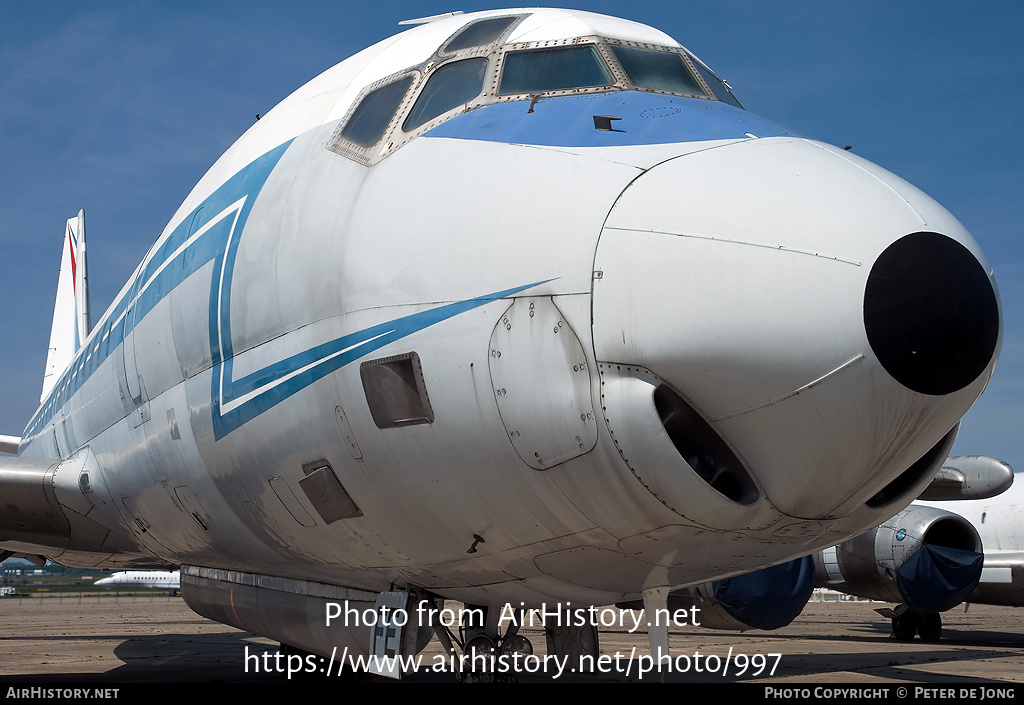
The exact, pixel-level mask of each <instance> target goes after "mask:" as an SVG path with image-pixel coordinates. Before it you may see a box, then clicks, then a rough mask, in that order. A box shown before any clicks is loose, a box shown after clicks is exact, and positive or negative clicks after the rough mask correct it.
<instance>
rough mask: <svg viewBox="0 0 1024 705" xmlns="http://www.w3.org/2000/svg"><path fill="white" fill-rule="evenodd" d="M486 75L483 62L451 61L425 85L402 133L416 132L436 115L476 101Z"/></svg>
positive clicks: (469, 60)
mask: <svg viewBox="0 0 1024 705" xmlns="http://www.w3.org/2000/svg"><path fill="white" fill-rule="evenodd" d="M486 72H487V59H485V58H475V59H465V60H463V61H453V62H451V63H450V64H445V65H444V66H442V67H441V68H439V69H437V71H435V72H434V73H433V74H432V75H431V76H430V80H428V81H427V85H426V86H425V87H424V89H423V91H422V92H421V93H420V97H419V98H418V99H417V100H416V104H415V105H414V106H413V107H412V111H411V112H410V113H409V117H408V118H406V120H405V124H404V125H403V126H402V129H404V130H405V131H406V132H409V131H411V130H415V129H416V128H417V127H419V126H420V125H422V124H424V123H427V122H430V121H431V120H433V119H434V118H436V117H437V116H438V115H441V114H442V113H446V112H448V111H449V110H451V109H452V108H454V107H456V106H459V105H463V104H465V103H468V102H469V101H471V100H473V99H474V98H476V97H477V96H478V95H480V93H481V92H482V91H483V89H484V74H485V73H486Z"/></svg>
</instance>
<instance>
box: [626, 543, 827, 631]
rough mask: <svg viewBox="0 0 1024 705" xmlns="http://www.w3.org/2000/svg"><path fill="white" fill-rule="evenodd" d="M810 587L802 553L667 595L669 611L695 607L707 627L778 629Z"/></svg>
mask: <svg viewBox="0 0 1024 705" xmlns="http://www.w3.org/2000/svg"><path fill="white" fill-rule="evenodd" d="M813 590H814V561H813V559H812V558H811V557H810V556H804V557H803V558H797V559H796V560H792V561H789V562H788V563H782V564H779V565H775V566H771V567H769V568H762V569H761V570H755V571H753V572H752V573H744V574H743V575H736V576H733V577H731V578H726V579H724V580H716V581H714V582H711V583H703V584H701V585H694V586H691V587H688V588H683V589H681V590H673V591H672V592H671V593H670V594H669V596H668V610H669V613H670V614H671V613H674V612H675V611H676V610H687V611H689V610H690V609H691V608H694V607H695V608H696V609H697V610H699V617H698V618H697V619H698V620H699V624H700V626H701V627H704V628H706V629H726V630H738V631H746V630H748V629H778V628H779V627H784V626H786V625H787V624H789V623H790V622H792V621H793V620H794V619H796V617H797V616H798V615H799V614H800V612H801V611H802V610H803V608H804V605H806V604H807V600H808V599H809V598H810V596H811V592H812V591H813ZM626 606H631V607H636V608H642V606H643V605H642V604H640V605H626Z"/></svg>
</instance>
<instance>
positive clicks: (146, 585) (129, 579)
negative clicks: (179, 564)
mask: <svg viewBox="0 0 1024 705" xmlns="http://www.w3.org/2000/svg"><path fill="white" fill-rule="evenodd" d="M93 584H94V585H97V586H100V587H105V588H113V589H115V590H170V591H171V595H172V596H173V595H176V594H177V593H178V589H179V588H180V587H181V572H180V571H177V570H119V571H117V572H116V573H113V574H112V575H110V576H108V577H106V578H102V579H101V580H97V581H96V582H95V583H93Z"/></svg>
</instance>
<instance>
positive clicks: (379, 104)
mask: <svg viewBox="0 0 1024 705" xmlns="http://www.w3.org/2000/svg"><path fill="white" fill-rule="evenodd" d="M412 80H413V77H412V76H411V75H407V76H403V77H402V78H400V79H398V80H397V81H395V82H393V83H389V84H387V85H386V86H381V87H380V88H378V89H377V90H375V91H372V92H370V93H368V94H367V95H366V97H365V98H363V100H362V102H360V103H359V107H358V108H356V109H355V111H354V112H353V113H352V117H351V118H349V121H348V123H346V125H345V128H344V129H343V130H342V131H341V136H342V137H344V138H345V139H347V140H348V141H349V142H355V143H356V144H358V145H360V146H362V147H372V146H373V145H375V144H377V142H379V141H380V138H381V137H383V136H384V131H385V130H387V129H388V125H389V124H391V119H392V118H393V117H394V116H395V112H397V110H398V107H399V106H400V105H401V104H402V99H403V98H405V94H406V92H407V91H408V90H409V86H411V85H412Z"/></svg>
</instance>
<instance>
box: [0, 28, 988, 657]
mask: <svg viewBox="0 0 1024 705" xmlns="http://www.w3.org/2000/svg"><path fill="white" fill-rule="evenodd" d="M74 207H75V208H77V207H78V204H75V206H74ZM68 238H69V240H68V241H69V242H72V241H75V242H77V243H78V244H76V245H75V246H74V247H69V252H70V253H71V255H74V256H75V258H76V262H78V260H81V262H80V263H79V266H76V267H75V269H74V272H75V273H74V276H71V275H64V280H65V281H69V280H70V281H72V282H77V284H73V285H72V286H70V287H69V286H66V285H63V284H62V287H61V288H60V289H59V295H58V299H59V300H58V303H57V307H56V309H55V314H54V334H53V336H51V347H52V348H53V350H52V351H51V357H50V361H49V362H48V375H47V377H46V382H45V383H44V390H43V396H42V403H41V406H40V407H39V410H38V411H37V412H36V413H35V415H33V417H32V418H31V419H30V420H29V421H28V423H27V425H26V427H25V429H24V431H23V433H22V435H21V436H20V437H15V438H8V439H5V440H4V447H6V448H8V449H11V450H17V451H18V453H19V456H18V457H17V458H11V459H7V460H5V461H4V462H3V464H2V466H0V491H2V492H3V493H4V496H5V500H4V505H3V509H2V510H0V511H2V514H0V546H3V547H4V548H5V549H6V550H7V551H9V552H14V553H17V554H24V555H32V556H35V557H37V559H38V557H39V556H46V557H49V558H51V559H53V560H56V561H58V562H60V563H64V564H68V565H80V566H89V567H105V568H143V567H146V568H166V567H170V566H180V567H181V585H182V591H183V594H184V596H185V599H186V600H187V602H188V604H189V605H190V606H191V607H192V608H193V609H195V610H196V611H197V612H199V613H201V614H203V615H205V616H207V617H210V618H213V619H216V620H219V621H222V622H224V623H227V624H232V625H235V626H238V627H240V628H243V629H246V630H249V631H253V632H256V633H260V634H263V635H266V636H268V637H271V638H274V639H278V640H280V641H282V642H283V643H286V644H288V645H290V646H292V647H295V648H298V649H303V650H307V651H309V652H312V653H316V654H320V655H329V654H330V653H331V650H332V649H333V648H335V647H336V648H337V650H338V652H339V653H340V652H341V651H342V649H343V648H344V647H348V648H349V649H350V651H351V652H357V651H358V652H366V651H367V650H373V651H374V652H375V653H383V649H384V648H385V643H384V641H383V640H381V639H378V640H376V641H371V637H375V636H377V635H378V634H379V632H378V631H377V630H371V629H370V626H369V625H368V624H366V623H362V622H361V623H358V624H349V625H348V626H345V625H344V624H341V622H342V620H334V621H333V622H332V623H331V624H330V625H327V624H325V619H324V615H325V611H326V609H327V605H328V604H329V603H344V602H345V601H347V602H348V604H349V605H353V606H359V607H360V609H363V608H367V609H370V610H371V613H372V610H373V608H374V605H378V604H379V605H381V606H383V605H391V606H397V607H402V608H405V609H407V610H409V612H407V614H409V615H414V614H416V609H415V608H416V607H417V606H419V605H421V604H423V602H422V601H424V600H426V601H428V603H429V604H434V605H436V604H438V603H437V602H436V601H437V600H439V599H452V600H461V601H463V602H465V603H467V604H468V605H473V606H480V607H482V608H487V609H486V615H487V616H486V619H485V623H484V624H483V626H477V627H472V626H470V628H469V629H468V630H467V632H466V635H467V640H469V639H470V638H471V637H472V639H473V642H472V644H471V646H476V645H480V644H491V645H494V646H495V647H496V648H499V649H506V651H507V650H508V649H515V648H525V647H524V646H523V644H522V640H521V639H513V638H511V637H512V636H514V630H512V631H510V632H508V633H505V634H499V633H498V631H497V627H496V621H497V620H496V617H497V615H498V613H499V610H500V609H501V608H502V607H503V606H504V605H506V604H508V605H511V606H513V607H515V608H518V607H523V606H525V607H539V606H542V605H544V606H546V607H547V608H548V609H549V610H558V609H562V610H572V609H577V608H585V607H587V606H592V605H593V606H600V605H609V604H613V603H618V602H623V601H631V600H641V601H642V602H643V604H644V605H645V606H646V607H648V608H658V607H661V606H664V605H665V604H666V600H667V595H668V593H669V591H670V590H672V589H674V588H680V587H684V586H687V585H694V584H698V583H702V582H705V581H708V580H713V579H718V578H723V577H726V576H730V575H735V574H739V573H743V572H747V571H750V570H753V569H756V568H760V567H763V566H768V565H773V564H779V563H783V562H785V561H788V560H790V559H791V558H793V557H795V556H799V555H806V554H808V553H810V552H812V551H814V550H817V549H821V548H824V547H827V546H831V545H835V544H837V543H839V542H841V541H844V540H846V539H848V538H850V537H851V536H854V535H856V534H859V533H861V532H863V531H864V530H866V529H867V528H869V527H871V526H875V525H877V524H879V523H880V522H882V521H884V520H885V519H887V518H889V517H891V516H892V515H893V514H895V513H896V512H898V511H899V510H900V509H901V508H902V507H904V506H906V505H907V504H908V503H909V502H910V501H911V500H912V499H914V498H915V497H916V496H917V495H918V494H919V493H920V491H921V490H922V488H923V487H924V486H926V485H927V484H928V483H929V481H930V480H931V478H932V477H933V476H934V474H935V472H936V470H937V469H938V468H939V466H940V465H941V463H942V461H943V460H944V459H945V458H946V457H947V455H948V453H949V449H950V447H951V445H952V443H953V439H954V437H955V435H956V430H957V426H958V423H959V420H960V418H961V417H962V416H963V414H964V413H965V412H966V410H967V409H968V408H969V407H970V406H971V404H972V403H973V402H974V401H975V399H977V397H978V396H979V395H980V394H981V392H982V390H983V389H984V388H985V386H986V384H987V383H988V380H989V378H990V376H991V374H992V371H993V369H994V366H995V364H996V359H997V357H998V350H999V347H1000V341H1001V312H1000V304H999V301H998V297H997V295H996V293H995V288H994V282H993V280H992V275H991V269H990V267H989V265H988V264H987V263H986V261H985V259H984V255H983V254H982V252H981V249H980V248H979V246H978V244H977V243H976V242H975V241H974V239H973V238H972V237H971V235H970V234H969V233H968V232H967V231H966V230H965V229H964V227H963V226H962V225H961V224H960V223H959V222H958V221H957V220H956V219H954V218H953V217H952V216H951V215H950V214H949V213H948V212H947V211H946V210H944V209H943V208H942V207H941V206H939V205H938V204H937V203H935V202H934V201H933V200H931V199H930V198H929V197H928V196H926V195H925V194H923V193H922V192H920V191H918V190H917V189H915V188H914V187H913V186H911V185H910V184H908V183H906V182H905V181H903V180H901V179H899V178H898V177H896V176H894V175H893V174H891V173H889V172H887V171H885V170H883V169H881V168H880V167H878V166H876V165H874V164H872V163H870V162H868V161H866V160H864V159H861V158H859V157H857V156H856V155H853V154H851V153H849V152H847V151H844V150H843V149H839V148H836V147H832V146H830V145H827V144H823V143H820V142H816V141H812V140H809V139H806V138H804V137H801V136H800V135H798V134H794V133H793V132H792V131H790V130H787V129H786V128H785V127H784V126H781V125H778V124H776V123H774V122H772V121H770V120H768V119H766V118H762V117H760V116H757V115H754V114H751V113H749V112H747V111H746V110H744V109H743V108H742V107H741V104H740V102H739V101H738V100H737V98H736V97H734V96H733V94H732V91H731V89H730V87H729V86H727V85H726V84H725V83H723V82H722V81H721V80H719V79H718V78H717V77H716V75H715V74H714V72H713V71H712V70H711V69H710V68H708V67H707V66H706V65H705V64H703V63H702V62H701V61H700V60H699V59H698V58H697V57H695V56H693V55H692V54H691V53H689V52H688V51H687V50H686V49H684V48H683V47H682V46H680V45H679V44H678V43H677V42H676V41H675V40H673V39H672V38H670V37H668V36H667V35H665V34H663V33H662V32H660V31H658V30H656V29H652V28H650V27H647V26H644V25H640V24H636V23H634V22H629V21H626V20H620V19H614V18H610V17H605V16H600V15H595V14H590V13H586V12H575V11H566V10H546V9H521V10H496V11H490V12H483V13H474V14H466V15H463V14H453V15H446V16H442V17H437V18H428V19H427V20H424V21H422V22H421V24H420V25H419V26H416V27H414V28H413V29H410V30H409V31H406V32H404V33H402V34H399V35H397V36H395V37H392V38H390V39H387V40H384V41H382V42H380V43H378V44H376V45H374V46H372V47H370V48H368V49H366V50H364V51H362V52H360V53H358V54H356V55H355V56H353V57H351V58H349V59H347V60H345V61H343V62H341V63H340V64H338V65H337V66H335V67H334V68H331V69H329V70H327V71H326V72H324V73H323V74H321V75H320V76H318V77H316V78H314V79H313V80H312V81H310V82H309V83H307V84H306V85H305V86H303V87H302V88H300V89H298V90H297V91H296V92H295V93H294V94H292V95H291V96H289V97H288V98H286V99H285V100H284V101H283V102H282V103H280V104H279V105H278V106H277V107H276V108H274V109H273V110H272V111H270V112H269V113H267V114H266V115H265V116H263V117H262V119H261V120H259V122H258V123H256V124H255V125H254V126H253V127H252V128H251V129H250V130H248V131H247V132H246V133H245V134H244V135H243V136H242V137H241V138H239V140H238V141H237V142H236V143H235V144H234V145H233V146H232V147H231V148H230V149H229V150H228V151H227V152H226V153H225V154H224V155H223V156H222V157H221V158H220V159H219V160H218V161H217V162H216V163H215V164H214V166H213V167H212V168H211V169H210V170H209V172H208V173H207V174H206V175H205V176H204V177H203V178H202V180H201V181H200V182H199V184H198V185H197V186H196V187H195V188H194V190H193V191H192V192H191V193H190V194H189V195H188V197H187V198H186V199H185V201H184V203H183V204H182V205H181V207H180V208H179V210H178V211H177V212H176V213H175V214H174V216H173V217H172V219H171V221H170V222H169V223H168V225H167V227H166V228H165V229H164V231H163V232H162V233H160V234H159V237H158V238H157V239H156V242H155V244H154V245H153V246H152V248H151V249H150V250H149V252H148V254H147V255H146V256H145V258H144V259H143V261H142V263H141V264H140V265H139V267H138V269H137V270H136V271H135V274H134V275H133V276H132V277H131V278H130V280H129V281H128V282H127V284H125V286H124V288H123V289H122V290H121V292H120V294H119V295H118V296H117V297H116V298H115V300H114V303H113V304H112V305H111V307H110V308H109V309H108V310H107V311H106V312H105V313H104V314H103V315H101V316H98V317H91V316H90V315H89V311H88V297H87V292H86V288H87V280H86V279H85V278H84V276H83V273H84V271H85V266H84V265H85V262H84V253H83V251H82V250H83V248H84V218H78V219H73V222H72V223H71V224H70V225H69V230H68ZM93 321H94V322H93ZM76 334H77V335H76ZM68 341H70V342H68ZM79 342H80V344H78V343H79ZM51 368H52V369H53V373H52V374H49V371H50V369H51ZM382 611H383V610H382ZM356 621H358V620H356ZM547 626H548V627H549V636H550V637H551V642H550V643H551V646H550V647H549V650H552V649H553V650H554V651H555V652H556V653H559V652H561V651H566V652H568V650H570V647H568V646H566V644H568V643H569V642H570V641H575V643H576V644H579V643H580V641H581V638H582V636H584V635H587V634H589V635H590V636H591V637H594V638H596V636H595V634H596V632H593V629H592V625H590V624H584V625H576V624H574V625H572V626H564V625H563V626H562V627H561V628H560V629H559V628H558V627H557V626H555V625H552V624H550V623H549V624H548V625H547ZM396 634H400V635H401V636H396V637H395V638H396V639H398V641H400V642H401V643H389V644H387V646H388V647H389V648H393V649H395V650H398V651H401V652H402V653H411V652H413V651H415V650H416V649H417V648H422V646H423V644H424V643H425V641H424V640H425V639H427V638H429V636H430V634H431V625H430V624H420V623H418V622H414V621H413V620H412V619H410V624H409V626H407V627H406V628H405V629H404V631H402V630H398V631H396ZM439 636H441V637H442V640H444V639H445V638H447V632H445V631H444V630H439ZM562 637H565V638H562ZM570 637H571V638H570ZM667 638H668V637H667V627H666V626H665V625H661V626H658V627H655V628H653V629H652V630H651V642H652V648H658V649H665V648H667ZM575 648H576V649H579V648H581V647H579V646H577V647H575ZM582 648H587V649H596V642H595V641H593V640H591V642H590V643H589V645H588V646H586V647H582ZM484 650H485V651H486V648H485V649H484Z"/></svg>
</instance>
